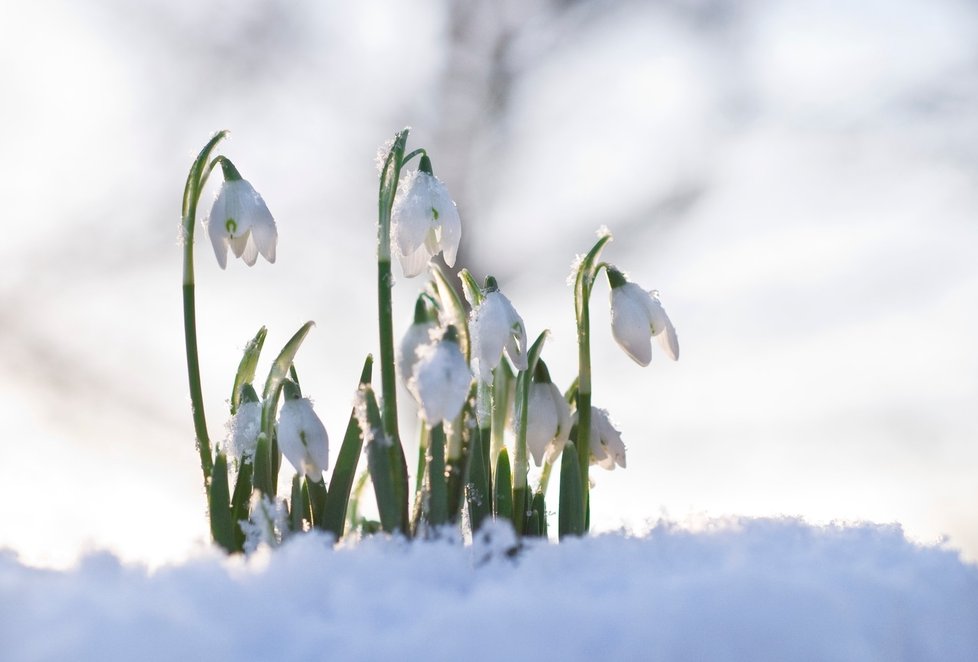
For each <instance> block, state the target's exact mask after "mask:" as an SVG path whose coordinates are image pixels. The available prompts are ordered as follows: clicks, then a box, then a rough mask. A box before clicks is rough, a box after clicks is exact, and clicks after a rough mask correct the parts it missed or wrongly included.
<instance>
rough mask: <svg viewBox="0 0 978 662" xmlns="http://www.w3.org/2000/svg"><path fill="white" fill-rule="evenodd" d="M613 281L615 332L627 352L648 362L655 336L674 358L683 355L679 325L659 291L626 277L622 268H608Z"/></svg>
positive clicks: (616, 337) (612, 319)
mask: <svg viewBox="0 0 978 662" xmlns="http://www.w3.org/2000/svg"><path fill="white" fill-rule="evenodd" d="M608 280H609V281H611V333H612V335H613V336H614V338H615V341H616V342H617V343H618V344H619V345H620V346H621V348H622V349H623V350H625V353H626V354H628V355H629V356H630V357H632V360H634V361H635V362H636V363H638V364H639V365H641V366H646V365H648V364H649V362H650V361H651V360H652V338H653V337H655V338H657V339H658V342H659V346H660V347H662V350H663V351H664V352H665V353H666V355H667V356H668V357H669V358H671V359H672V360H673V361H675V360H677V359H678V358H679V339H678V338H677V337H676V328H675V327H674V326H673V325H672V322H671V321H670V320H669V316H668V315H666V311H665V309H664V308H663V307H662V304H661V303H659V296H658V293H657V292H646V291H645V290H643V289H642V288H641V287H639V286H638V285H636V284H635V283H629V282H627V281H626V280H625V278H624V276H622V275H621V272H619V271H617V270H615V269H613V268H610V267H609V269H608Z"/></svg>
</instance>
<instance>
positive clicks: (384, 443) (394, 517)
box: [361, 386, 401, 533]
mask: <svg viewBox="0 0 978 662" xmlns="http://www.w3.org/2000/svg"><path fill="white" fill-rule="evenodd" d="M361 393H362V394H363V397H364V398H365V399H366V409H367V423H368V424H369V425H370V428H371V429H370V431H369V432H368V431H365V433H364V436H369V438H370V441H369V442H368V443H367V468H368V469H369V470H370V481H371V482H372V483H373V484H374V495H375V496H376V498H377V510H378V511H380V523H381V525H382V526H383V528H384V531H386V532H387V533H393V532H394V531H397V530H398V529H399V528H401V506H400V500H399V499H398V497H397V489H396V487H395V481H394V467H393V466H391V454H390V443H391V442H390V440H388V439H387V438H386V437H385V436H384V433H383V422H382V421H381V418H380V408H379V407H378V406H377V396H376V395H374V390H373V387H371V386H364V387H363V390H362V391H361Z"/></svg>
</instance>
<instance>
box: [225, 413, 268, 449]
mask: <svg viewBox="0 0 978 662" xmlns="http://www.w3.org/2000/svg"><path fill="white" fill-rule="evenodd" d="M227 430H228V449H229V450H230V452H231V455H233V456H234V457H235V458H237V459H238V461H239V462H240V461H245V462H251V460H252V458H253V457H254V455H255V448H256V447H257V446H258V433H259V432H261V403H260V402H243V403H241V404H240V405H239V406H238V411H236V412H235V413H234V416H232V417H231V420H229V421H228V424H227Z"/></svg>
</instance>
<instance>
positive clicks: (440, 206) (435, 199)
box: [431, 178, 462, 267]
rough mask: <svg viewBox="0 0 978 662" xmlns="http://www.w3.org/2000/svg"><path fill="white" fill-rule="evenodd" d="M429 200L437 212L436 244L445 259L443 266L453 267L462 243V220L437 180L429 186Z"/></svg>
mask: <svg viewBox="0 0 978 662" xmlns="http://www.w3.org/2000/svg"><path fill="white" fill-rule="evenodd" d="M431 198H432V201H431V206H432V208H433V209H435V210H436V211H437V212H438V217H437V219H436V220H435V223H436V224H437V225H438V226H439V227H440V232H439V242H438V243H439V246H440V247H441V251H442V254H443V255H444V257H445V264H447V265H448V266H450V267H451V266H454V265H455V256H456V255H458V245H459V243H460V242H461V241H462V220H461V219H460V218H459V216H458V208H457V207H456V206H455V201H453V200H452V197H451V196H450V195H449V194H448V189H447V188H445V185H444V184H442V183H441V181H439V180H438V179H437V178H435V179H434V183H433V184H432V186H431Z"/></svg>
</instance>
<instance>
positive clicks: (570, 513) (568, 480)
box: [557, 443, 584, 538]
mask: <svg viewBox="0 0 978 662" xmlns="http://www.w3.org/2000/svg"><path fill="white" fill-rule="evenodd" d="M581 498H582V497H581V472H580V470H579V467H578V465H577V449H575V448H574V444H572V443H567V444H566V445H565V446H564V452H563V455H562V456H561V459H560V503H559V505H558V511H559V512H558V513H557V520H558V526H557V534H558V536H559V537H560V538H563V537H564V536H579V535H583V533H584V511H583V509H582V508H581Z"/></svg>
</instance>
